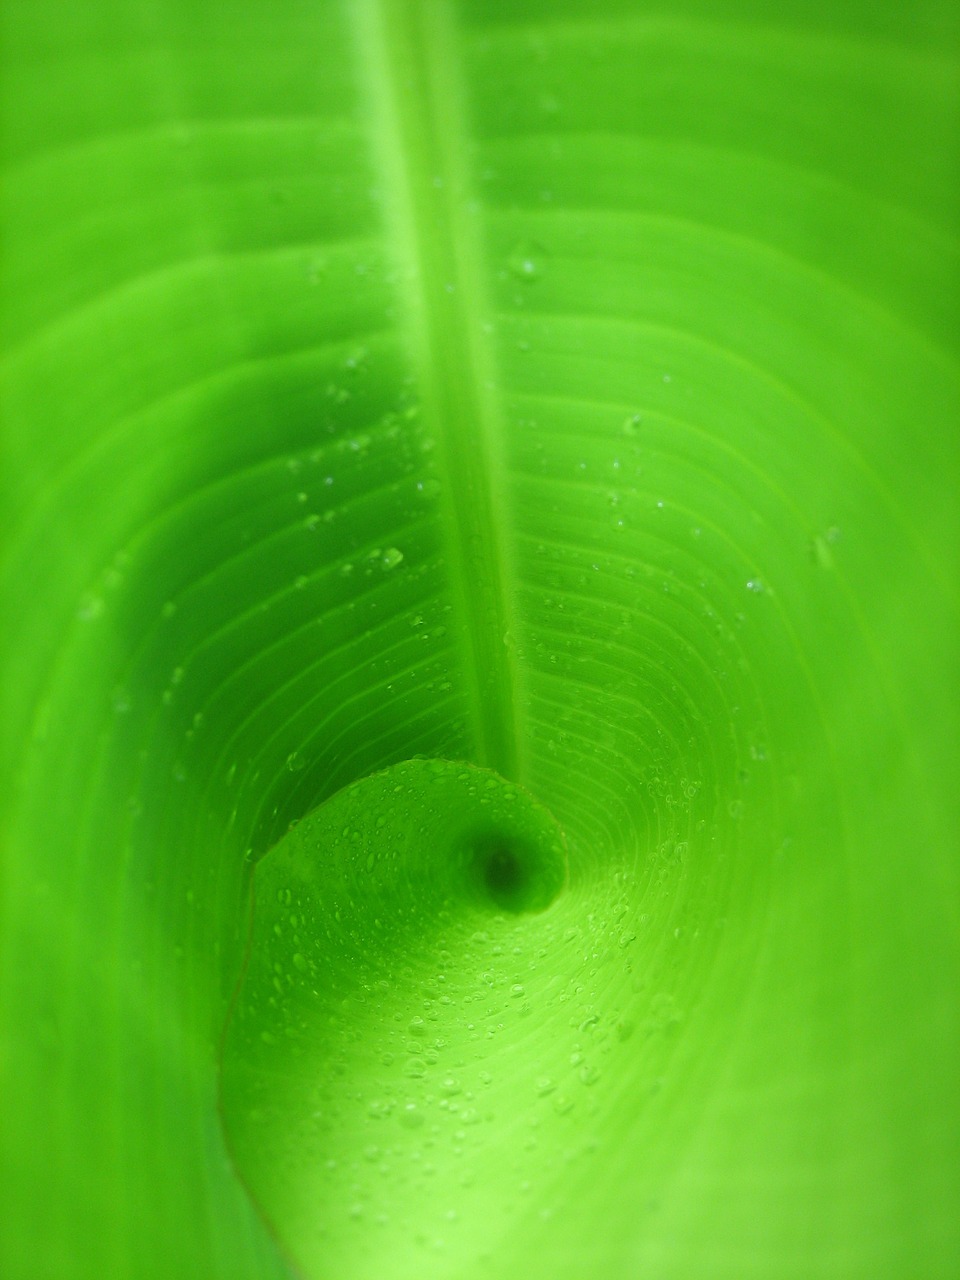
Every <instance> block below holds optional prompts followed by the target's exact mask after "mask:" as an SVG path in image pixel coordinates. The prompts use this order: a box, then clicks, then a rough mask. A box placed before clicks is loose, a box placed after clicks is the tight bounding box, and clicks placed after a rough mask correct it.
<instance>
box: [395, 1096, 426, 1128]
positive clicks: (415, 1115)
mask: <svg viewBox="0 0 960 1280" xmlns="http://www.w3.org/2000/svg"><path fill="white" fill-rule="evenodd" d="M400 1123H401V1124H402V1125H403V1126H404V1128H406V1129H419V1128H420V1126H421V1125H422V1124H423V1112H422V1111H421V1110H420V1108H419V1107H418V1106H417V1104H416V1103H415V1102H408V1103H406V1104H405V1105H404V1106H403V1107H402V1108H401V1111H400Z"/></svg>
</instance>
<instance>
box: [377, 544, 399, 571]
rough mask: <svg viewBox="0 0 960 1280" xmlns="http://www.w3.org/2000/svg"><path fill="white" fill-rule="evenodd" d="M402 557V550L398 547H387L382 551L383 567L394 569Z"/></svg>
mask: <svg viewBox="0 0 960 1280" xmlns="http://www.w3.org/2000/svg"><path fill="white" fill-rule="evenodd" d="M402 559H403V552H402V551H401V550H400V549H399V548H398V547H387V549H386V551H385V552H384V553H383V561H382V563H383V567H384V569H395V568H396V567H397V565H398V564H399V563H400V561H401V560H402Z"/></svg>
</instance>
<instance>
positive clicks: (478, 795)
mask: <svg viewBox="0 0 960 1280" xmlns="http://www.w3.org/2000/svg"><path fill="white" fill-rule="evenodd" d="M565 878H566V857H565V851H564V843H563V834H562V832H561V831H560V829H559V828H558V827H557V825H556V823H555V822H554V820H553V819H552V818H551V817H550V815H549V814H548V813H547V812H546V811H545V810H544V809H542V808H541V807H540V806H539V805H537V804H536V803H535V802H534V801H533V800H532V799H531V798H530V797H529V796H528V795H526V794H525V793H524V792H523V791H522V790H520V789H519V788H517V787H516V786H515V785H514V784H513V783H508V782H505V781H504V780H503V779H502V778H500V777H498V776H497V775H496V774H494V773H491V772H489V771H488V770H480V769H476V768H474V767H472V766H469V765H463V764H458V763H452V762H448V761H442V760H429V761H427V760H414V761H408V762H406V763H404V764H399V765H396V766H394V767H393V768H392V769H387V770H385V771H384V772H383V773H379V774H375V775H374V776H373V777H371V778H365V779H363V780H362V781H360V782H357V783H354V784H353V785H352V786H349V787H346V788H345V789H344V790H343V791H340V792H338V794H337V795H336V796H334V797H333V798H332V799H330V800H328V801H327V802H326V804H324V805H322V806H321V807H320V808H319V809H317V810H316V811H315V812H314V813H312V814H311V815H309V817H307V818H304V819H303V821H302V822H300V823H299V824H298V826H297V827H296V828H295V829H294V830H293V831H292V832H291V833H290V835H288V836H286V837H285V838H284V839H283V840H282V841H281V842H280V843H279V844H278V845H277V846H276V847H275V848H274V849H273V850H272V851H271V852H270V854H268V855H267V856H266V857H265V858H264V859H263V860H262V861H261V862H260V864H259V865H258V867H257V872H256V875H255V877H254V914H253V929H252V935H251V941H250V953H249V956H248V959H247V962H246V966H245V969H244V974H243V979H242V983H241V986H240V990H239V992H238V994H237V998H236V1003H235V1006H234V1010H233V1013H232V1016H231V1021H230V1024H229V1027H228V1031H227V1037H226V1040H225V1043H224V1049H223V1068H222V1099H223V1111H224V1119H225V1125H226V1131H227V1137H228V1140H229V1142H230V1146H231V1149H232V1151H233V1155H234V1158H235V1160H236V1162H237V1166H238V1168H239V1170H240V1173H241V1175H242V1176H243V1178H244V1179H245V1181H246V1183H247V1185H248V1186H249V1187H250V1189H251V1191H252V1192H253V1194H254V1196H255V1198H256V1200H257V1202H258V1204H259V1205H260V1206H261V1207H262V1209H263V1210H264V1212H265V1214H266V1217H267V1219H268V1221H269V1222H270V1223H271V1224H272V1225H273V1226H274V1227H275V1229H276V1231H277V1234H278V1236H279V1237H280V1238H281V1239H282V1240H283V1241H284V1242H285V1244H286V1246H287V1248H288V1249H289V1251H290V1253H291V1255H292V1256H293V1257H294V1258H295V1259H296V1261H297V1262H298V1263H299V1264H300V1265H301V1266H303V1267H304V1268H305V1269H306V1271H307V1272H308V1273H309V1274H314V1275H321V1274H325V1273H326V1272H327V1271H329V1270H331V1269H332V1270H342V1271H345V1272H349V1274H352V1275H357V1274H360V1272H361V1271H362V1272H363V1274H369V1275H370V1276H375V1275H383V1274H385V1273H386V1274H389V1275H397V1274H400V1273H401V1272H406V1271H407V1270H409V1271H410V1274H411V1275H412V1274H414V1273H415V1271H416V1269H417V1267H418V1266H419V1265H420V1264H419V1263H417V1262H415V1261H414V1260H412V1259H411V1261H410V1263H408V1264H406V1265H404V1264H403V1262H402V1261H401V1259H402V1258H403V1256H404V1255H405V1254H406V1253H407V1251H408V1248H409V1235H410V1224H411V1221H413V1220H414V1219H416V1218H418V1217H420V1209H419V1208H418V1206H422V1204H423V1202H424V1199H425V1198H426V1199H428V1200H436V1197H437V1195H438V1188H440V1187H442V1188H444V1190H443V1191H442V1192H439V1194H440V1195H441V1196H445V1197H446V1202H445V1204H444V1208H443V1211H442V1212H438V1211H436V1210H434V1211H433V1212H431V1214H429V1215H428V1218H427V1220H425V1221H424V1222H423V1227H426V1226H427V1222H428V1221H429V1220H430V1219H432V1220H433V1222H434V1223H435V1229H436V1230H437V1231H442V1230H443V1229H444V1227H445V1226H446V1227H449V1226H450V1225H451V1223H452V1222H454V1221H456V1222H457V1224H458V1235H463V1234H465V1233H467V1232H468V1233H469V1235H470V1236H471V1237H472V1238H473V1241H474V1246H473V1247H474V1248H476V1249H477V1251H478V1252H489V1250H490V1246H491V1243H492V1239H491V1237H492V1233H493V1232H494V1231H495V1229H496V1228H495V1224H496V1227H499V1229H500V1230H503V1229H504V1227H503V1226H502V1225H501V1220H503V1221H505V1222H508V1221H509V1220H510V1219H511V1218H513V1219H515V1218H516V1217H517V1207H516V1197H515V1195H509V1196H506V1197H503V1196H496V1195H491V1189H490V1185H489V1182H488V1181H487V1179H484V1181H483V1184H482V1185H481V1186H480V1187H478V1186H477V1172H476V1169H477V1164H478V1163H479V1164H480V1165H481V1167H484V1166H485V1167H486V1169H487V1171H488V1176H489V1175H493V1174H495V1170H496V1165H497V1163H498V1161H499V1160H500V1159H501V1158H502V1152H501V1151H500V1150H499V1149H498V1148H499V1144H500V1143H501V1142H502V1131H503V1126H504V1125H505V1124H510V1125H511V1126H517V1125H522V1124H524V1123H526V1122H529V1118H530V1116H531V1114H532V1113H533V1112H534V1111H535V1110H537V1109H538V1105H539V1104H538V1099H540V1098H545V1097H546V1096H547V1095H548V1094H553V1093H554V1090H555V1089H556V1088H557V1081H558V1080H563V1081H564V1082H565V1083H567V1084H568V1086H569V1081H570V1080H571V1079H573V1078H575V1077H574V1073H573V1072H572V1071H571V1070H570V1066H569V1063H567V1062H563V1063H562V1064H561V1072H560V1074H559V1075H554V1076H547V1075H545V1074H544V1072H543V1070H542V1069H541V1072H540V1074H539V1076H538V1077H537V1078H536V1079H529V1078H527V1077H529V1076H530V1075H531V1070H532V1068H531V1052H530V1050H531V1047H532V1045H533V1044H534V1043H536V1045H537V1049H536V1052H537V1054H538V1055H540V1056H542V1057H543V1058H544V1059H545V1060H551V1059H552V1060H554V1061H556V1059H557V1058H558V1056H559V1054H558V1046H559V1045H560V1044H562V1043H563V1042H564V1041H565V1040H567V1039H569V1038H570V1036H569V1032H568V1031H567V1032H566V1033H565V1034H564V1033H563V1032H561V1034H560V1035H559V1036H557V1035H555V1034H550V1033H551V1031H553V1032H555V1031H556V1028H554V1027H552V1022H553V1019H552V1018H551V1014H550V1010H551V1006H553V1007H554V1008H556V1007H557V1004H558V999H559V997H560V996H561V994H562V993H563V985H562V984H561V983H559V982H558V980H557V977H556V975H555V974H553V973H551V972H549V969H548V971H547V972H546V973H544V972H542V964H541V959H542V957H543V956H544V955H546V954H547V953H548V952H547V949H546V945H549V944H551V943H552V944H553V945H554V946H555V945H556V943H557V941H558V937H559V940H560V941H561V942H562V940H563V939H562V934H563V929H564V926H563V924H562V922H560V921H557V920H553V921H551V922H546V921H545V922H543V923H541V924H540V925H539V927H535V928H531V927H530V926H529V925H527V926H526V927H523V926H522V925H521V924H519V923H518V922H517V920H516V916H517V915H518V914H519V913H521V912H542V911H543V910H544V909H545V908H546V907H548V906H549V905H550V903H551V902H553V900H554V899H555V898H556V896H557V894H558V893H559V892H560V890H561V888H562V887H563V884H564V880H565ZM574 932H576V931H575V930H574ZM569 942H570V939H569V938H568V939H567V943H568V944H569ZM537 944H540V945H537ZM544 944H546V945H544ZM563 1022H564V1023H565V1022H566V1018H564V1019H563ZM478 1025H483V1026H484V1027H485V1030H486V1034H485V1036H484V1037H482V1038H481V1037H479V1036H478V1035H477V1033H476V1028H477V1026H478ZM561 1025H562V1024H561ZM495 1031H496V1032H497V1034H494V1033H495ZM518 1041H522V1047H521V1045H520V1044H518ZM584 1061H585V1060H584ZM586 1071H589V1072H591V1073H595V1072H596V1071H597V1068H596V1066H594V1065H588V1066H586V1067H585V1068H584V1072H586ZM584 1072H581V1076H583V1078H584V1080H586V1076H585V1074H584ZM497 1077H499V1087H497V1085H495V1084H494V1081H495V1079H496V1078H497ZM587 1083H592V1080H590V1081H587ZM574 1102H575V1097H573V1096H571V1095H568V1094H559V1095H557V1096H556V1097H553V1098H552V1105H553V1108H554V1112H553V1114H557V1113H558V1112H559V1110H562V1107H563V1106H564V1105H565V1106H566V1107H567V1108H568V1109H572V1107H573V1105H574ZM539 1110H541V1111H545V1112H546V1116H547V1118H548V1119H549V1118H550V1116H551V1114H552V1113H551V1112H550V1111H549V1109H547V1108H544V1107H542V1106H539ZM497 1122H499V1123H497ZM554 1123H556V1122H554ZM333 1151H338V1152H340V1153H342V1154H341V1157H340V1159H341V1160H342V1159H345V1160H346V1166H345V1167H341V1163H340V1160H338V1159H336V1158H334V1159H332V1160H331V1158H330V1153H331V1152H333ZM348 1153H349V1154H348ZM345 1177H347V1178H348V1179H349V1180H350V1182H351V1185H352V1186H353V1187H354V1194H353V1196H352V1198H350V1199H349V1200H346V1201H345V1200H344V1198H343V1195H342V1190H343V1181H344V1178H345ZM453 1188H457V1190H456V1191H454V1190H453ZM468 1189H469V1194H467V1192H468ZM447 1202H449V1203H447ZM318 1205H327V1206H328V1210H327V1211H325V1212H320V1213H318V1212H317V1206H318ZM457 1206H459V1208H458V1207H457ZM451 1215H452V1216H451ZM374 1227H376V1228H377V1229H376V1231H374V1230H373V1229H374ZM422 1243H427V1236H426V1235H424V1236H423V1240H422Z"/></svg>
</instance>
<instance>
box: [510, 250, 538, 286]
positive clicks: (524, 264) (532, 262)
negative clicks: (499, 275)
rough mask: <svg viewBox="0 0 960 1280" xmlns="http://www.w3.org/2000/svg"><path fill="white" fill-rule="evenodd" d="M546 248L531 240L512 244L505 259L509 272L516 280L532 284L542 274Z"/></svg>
mask: <svg viewBox="0 0 960 1280" xmlns="http://www.w3.org/2000/svg"><path fill="white" fill-rule="evenodd" d="M545 257H546V250H545V249H544V248H543V246H542V245H539V244H537V243H536V242H535V241H533V240H521V241H520V242H519V243H518V244H516V245H514V247H513V250H512V251H511V253H510V256H509V258H508V259H507V266H508V268H509V270H510V274H511V275H512V276H513V277H514V278H515V279H517V280H523V281H525V282H526V283H527V284H532V283H533V282H534V281H535V280H538V279H539V278H540V276H541V275H542V274H543V265H544V259H545Z"/></svg>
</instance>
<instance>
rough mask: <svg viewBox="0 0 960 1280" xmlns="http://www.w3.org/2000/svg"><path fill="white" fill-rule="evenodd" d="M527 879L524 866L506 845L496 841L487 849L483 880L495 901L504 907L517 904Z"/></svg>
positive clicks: (522, 895)
mask: <svg viewBox="0 0 960 1280" xmlns="http://www.w3.org/2000/svg"><path fill="white" fill-rule="evenodd" d="M528 880H529V874H528V872H527V869H526V867H524V865H523V863H522V862H521V861H520V859H519V858H518V857H517V855H516V854H515V853H514V851H513V850H512V849H511V848H510V847H509V846H508V845H505V844H499V843H498V844H495V845H493V846H492V847H491V848H490V849H489V850H488V851H487V853H486V861H485V863H484V867H483V881H484V884H485V885H486V887H487V892H488V893H489V894H490V897H491V898H493V900H494V901H495V902H497V903H499V904H500V905H501V906H505V907H506V906H518V905H519V900H520V899H522V898H523V897H524V891H525V889H526V888H527V882H528Z"/></svg>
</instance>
